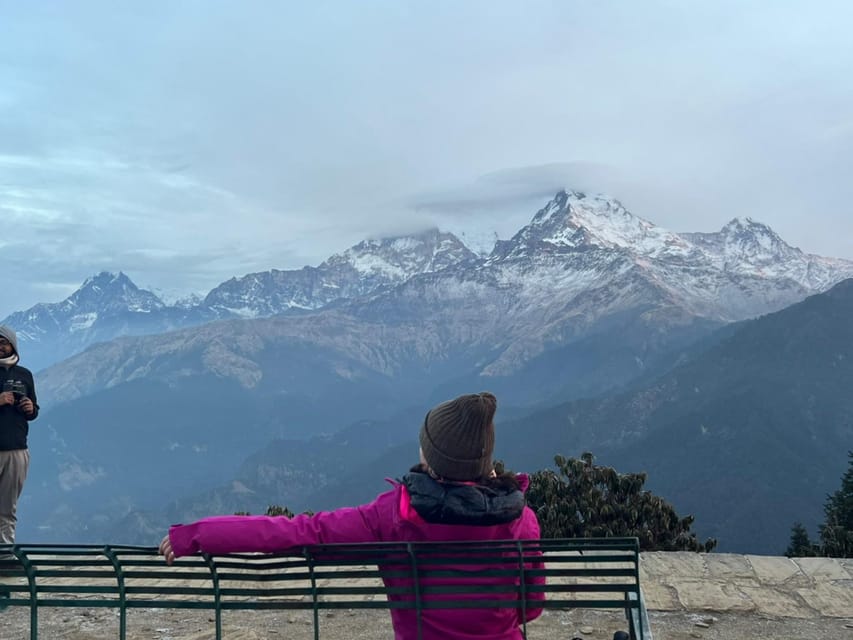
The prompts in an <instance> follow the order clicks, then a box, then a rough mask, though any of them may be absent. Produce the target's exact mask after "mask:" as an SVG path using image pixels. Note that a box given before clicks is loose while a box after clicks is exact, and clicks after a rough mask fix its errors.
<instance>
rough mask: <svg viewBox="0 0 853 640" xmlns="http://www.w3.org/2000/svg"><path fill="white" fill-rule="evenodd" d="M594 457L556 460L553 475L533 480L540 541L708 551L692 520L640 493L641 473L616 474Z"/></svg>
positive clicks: (532, 495)
mask: <svg viewBox="0 0 853 640" xmlns="http://www.w3.org/2000/svg"><path fill="white" fill-rule="evenodd" d="M594 460H595V457H594V456H593V455H592V454H591V453H584V454H583V455H582V456H581V458H580V459H576V458H564V457H563V456H559V455H558V456H556V457H555V458H554V462H555V464H556V466H557V472H555V471H552V470H550V469H548V470H542V471H538V472H536V473H534V474H533V476H531V479H530V488H529V489H528V492H527V501H528V504H529V505H530V507H531V508H532V509H533V510H534V511H535V512H536V515H537V517H538V518H539V524H540V527H541V529H542V537H543V538H574V537H623V536H628V537H636V538H638V539H639V541H640V548H641V549H642V550H643V551H711V550H712V549H713V548H714V547H715V546H716V545H717V541H716V540H714V539H712V538H709V539H708V540H706V541H705V542H700V541H699V540H698V539H697V538H696V534H695V533H694V532H692V531H690V527H691V526H692V525H693V516H686V517H683V518H682V517H679V516H678V514H676V512H675V509H674V508H673V507H672V506H671V505H670V504H669V503H668V502H666V501H665V500H664V499H663V498H660V497H658V496H656V495H653V494H652V493H651V492H650V491H643V484H644V483H645V481H646V474H644V473H627V474H620V473H617V472H616V471H615V470H614V469H613V468H611V467H602V466H598V465H595V464H594V463H593V462H594Z"/></svg>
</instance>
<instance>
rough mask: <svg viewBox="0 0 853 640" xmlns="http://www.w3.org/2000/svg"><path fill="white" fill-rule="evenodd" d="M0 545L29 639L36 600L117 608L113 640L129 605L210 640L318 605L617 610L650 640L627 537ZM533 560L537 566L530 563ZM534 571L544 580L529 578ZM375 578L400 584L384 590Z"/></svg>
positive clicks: (9, 593) (1, 588)
mask: <svg viewBox="0 0 853 640" xmlns="http://www.w3.org/2000/svg"><path fill="white" fill-rule="evenodd" d="M4 554H12V555H14V556H15V558H16V559H15V560H0V608H4V607H16V606H19V607H29V610H30V640H37V639H38V618H39V611H40V610H41V609H44V608H46V607H83V608H87V607H91V608H114V609H117V610H118V612H119V638H120V640H125V639H126V638H127V624H128V611H129V610H131V609H153V608H158V609H164V608H171V609H203V610H210V611H213V612H215V617H214V623H215V625H216V638H217V640H220V639H221V638H222V613H223V612H224V611H228V610H235V609H243V610H247V609H248V610H262V609H276V610H287V609H290V610H294V609H301V610H309V611H313V622H314V637H315V639H317V638H319V637H320V616H319V612H320V611H322V610H329V609H391V608H408V609H416V610H417V611H418V612H419V613H420V611H422V610H424V609H431V608H448V609H449V608H474V607H476V608H492V607H501V608H513V609H520V610H522V613H523V612H524V611H525V610H526V609H528V608H539V607H544V608H546V609H577V608H597V609H621V610H623V611H624V613H625V618H626V623H627V627H628V633H629V635H630V637H631V638H632V640H651V632H650V630H649V625H648V618H647V615H646V610H645V606H644V603H643V597H642V592H641V590H640V572H639V560H640V555H639V545H638V542H637V540H636V538H600V539H599V538H585V539H565V540H563V539H548V540H526V541H492V542H459V543H451V542H444V543H430V542H424V543H363V544H343V545H322V546H311V547H304V548H302V549H300V550H299V551H298V552H292V553H290V554H288V555H286V556H285V555H259V554H231V555H223V556H209V555H198V556H192V557H187V558H180V559H178V560H177V561H176V562H175V564H174V565H172V566H166V564H165V563H164V561H163V558H162V557H161V556H159V555H157V549H156V548H154V547H140V546H125V545H107V546H98V545H37V544H29V545H27V544H21V545H0V558H2V557H3V556H4ZM537 560H542V561H544V563H545V568H543V569H535V568H532V566H531V563H533V562H535V561H537ZM463 561H464V564H462V563H463ZM460 565H461V566H460ZM496 565H497V566H496ZM380 567H381V568H380ZM533 576H544V577H545V579H546V584H545V585H531V584H529V582H530V580H529V578H530V577H533ZM383 577H390V578H406V579H407V580H409V581H410V582H409V584H408V586H406V587H387V586H385V585H384V584H383V582H382V578H383ZM484 577H486V578H496V580H486V581H485V582H486V583H487V584H483V582H484V581H483V580H482V578H484ZM478 582H479V584H478ZM496 582H498V584H495V583H496ZM536 592H539V593H541V592H544V593H545V594H546V599H545V600H544V601H542V600H537V599H535V598H533V597H532V596H533V594H535V593H536ZM389 595H391V596H402V597H403V599H396V598H395V599H392V600H388V599H387V596H389ZM472 598H476V599H472ZM522 617H524V616H522ZM418 623H419V625H420V615H418ZM534 624H535V623H534ZM523 631H524V635H525V637H528V636H527V625H525V626H524V628H523ZM419 637H420V628H419Z"/></svg>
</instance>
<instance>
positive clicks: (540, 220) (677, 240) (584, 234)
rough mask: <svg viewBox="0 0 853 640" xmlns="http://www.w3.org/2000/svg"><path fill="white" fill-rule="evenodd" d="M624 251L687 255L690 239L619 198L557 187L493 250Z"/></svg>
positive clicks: (502, 252)
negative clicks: (636, 211) (630, 208)
mask: <svg viewBox="0 0 853 640" xmlns="http://www.w3.org/2000/svg"><path fill="white" fill-rule="evenodd" d="M589 247H593V248H599V249H622V250H626V251H629V252H631V253H634V254H639V255H645V256H651V257H659V256H661V255H664V254H672V253H678V254H686V253H689V252H690V251H691V250H692V247H691V245H690V243H689V242H686V241H685V240H684V238H682V237H681V236H679V235H678V234H676V233H673V232H671V231H667V230H666V229H663V228H661V227H658V226H656V225H654V224H652V223H651V222H649V221H648V220H645V219H643V218H641V217H639V216H637V215H634V214H632V213H631V212H630V211H628V210H627V209H626V208H625V207H624V206H623V205H622V203H621V202H619V201H618V200H615V199H613V198H609V197H607V196H605V195H602V194H595V195H587V194H585V193H583V192H579V191H560V192H559V193H558V194H557V195H556V196H555V197H554V198H553V199H552V200H551V201H550V202H549V203H548V204H547V205H545V207H543V208H542V209H540V210H539V211H538V212H537V213H536V215H535V216H533V220H532V221H531V222H530V224H528V225H527V226H525V227H524V228H523V229H521V230H520V231H519V232H518V233H517V234H516V235H515V236H514V237H513V238H512V239H511V240H509V241H508V242H504V243H500V245H499V246H498V247H496V253H497V254H499V255H501V256H502V257H506V256H507V255H512V256H515V257H518V256H520V255H524V254H527V253H530V252H531V251H534V252H535V251H537V250H541V249H546V250H551V251H558V252H561V251H573V250H577V249H581V248H589Z"/></svg>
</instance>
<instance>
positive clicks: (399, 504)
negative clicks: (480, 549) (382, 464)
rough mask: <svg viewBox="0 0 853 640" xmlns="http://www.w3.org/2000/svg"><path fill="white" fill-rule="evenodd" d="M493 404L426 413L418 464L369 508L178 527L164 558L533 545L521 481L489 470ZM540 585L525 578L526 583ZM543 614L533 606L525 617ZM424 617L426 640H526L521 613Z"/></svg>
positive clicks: (394, 613)
mask: <svg viewBox="0 0 853 640" xmlns="http://www.w3.org/2000/svg"><path fill="white" fill-rule="evenodd" d="M496 407H497V401H496V399H495V396H493V395H492V394H491V393H478V394H468V395H463V396H460V397H458V398H455V399H453V400H449V401H447V402H443V403H441V404H439V405H438V406H436V407H434V408H433V409H431V410H430V411H429V412H427V415H426V418H425V419H424V423H423V426H422V427H421V431H420V455H421V463H420V464H419V465H417V466H415V467H414V468H413V469H412V470H411V471H410V472H409V473H408V474H406V475H405V476H404V477H403V479H402V481H401V482H393V483H392V484H393V488H392V489H391V490H390V491H387V492H385V493H383V494H381V495H379V496H377V498H376V499H375V500H374V501H373V502H371V503H369V504H365V505H361V506H359V507H346V508H343V509H337V510H335V511H330V512H321V513H317V514H315V515H312V516H307V515H298V516H296V517H294V518H292V519H287V518H283V517H280V516H279V517H268V516H220V517H213V518H205V519H203V520H199V521H197V522H194V523H192V524H187V525H174V526H172V527H171V528H170V529H169V534H168V535H167V536H166V537H165V538H163V542H162V543H161V544H160V552H161V553H162V554H163V556H165V558H166V562H167V563H168V564H172V562H173V561H174V559H175V558H177V557H180V556H185V555H190V554H194V553H199V552H206V553H210V554H224V553H239V552H261V553H282V552H286V551H287V550H288V549H292V548H295V547H301V546H304V545H312V544H329V543H341V542H343V543H346V542H391V541H406V542H420V541H463V540H510V539H514V540H525V539H538V538H539V523H538V522H537V520H536V515H535V514H534V513H533V511H531V509H530V508H529V507H527V506H526V505H525V499H524V491H525V490H526V489H527V485H528V479H527V476H526V475H523V474H519V475H513V474H504V475H501V476H496V475H495V472H494V466H493V462H492V453H493V451H494V445H495V427H494V415H495V410H496ZM541 582H542V579H539V578H531V584H536V583H541ZM531 595H532V596H533V594H531ZM539 596H541V597H544V595H543V594H539ZM534 597H536V596H534ZM541 612H542V610H541V609H538V608H529V609H527V611H526V618H527V620H528V621H529V620H532V619H534V618H536V617H538V616H539V614H540V613H541ZM416 616H417V613H416V612H415V611H414V610H411V609H392V610H391V620H392V623H393V625H394V635H395V637H396V638H397V639H398V640H408V639H409V638H415V637H417V617H416ZM421 616H422V618H421V621H422V627H423V629H422V630H423V638H424V639H425V640H439V639H441V640H474V639H475V638H480V639H484V638H490V639H491V640H520V639H521V638H522V634H521V630H520V628H519V626H520V625H521V624H522V623H523V622H524V620H522V619H521V616H522V614H521V610H520V609H497V608H493V609H468V610H460V609H426V610H424V611H422V613H421Z"/></svg>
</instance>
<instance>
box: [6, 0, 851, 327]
mask: <svg viewBox="0 0 853 640" xmlns="http://www.w3.org/2000/svg"><path fill="white" fill-rule="evenodd" d="M851 7H853V5H851V3H849V2H846V1H845V2H842V1H839V2H819V1H811V2H805V1H802V2H784V1H781V0H773V1H772V2H770V1H768V0H759V1H755V2H749V1H745V0H744V1H738V2H721V1H719V0H715V1H709V2H698V1H695V2H691V1H675V0H673V1H671V2H655V1H653V0H647V1H646V2H642V3H639V2H628V1H624V2H613V3H609V2H572V1H571V0H560V1H556V2H537V1H533V0H523V1H520V2H505V1H500V0H488V1H483V2H475V1H464V0H460V1H458V2H450V1H447V2H425V1H424V2H422V1H417V2H416V1H414V0H409V1H406V0H391V1H388V2H381V1H378V0H373V1H371V0H365V1H358V2H354V1H350V0H339V1H337V2H322V1H317V0H311V1H310V2H309V1H307V0H306V1H305V2H296V1H294V2H280V1H277V0H276V1H273V0H270V1H269V2H260V1H251V0H239V1H238V0H233V1H231V2H217V1H214V0H199V1H195V2H194V1H189V0H146V1H145V2H139V1H134V2H130V1H128V2H116V1H106V0H104V1H103V2H85V1H82V0H68V1H67V2H60V1H58V0H57V1H55V2H50V1H48V0H45V1H44V2H21V1H19V0H0V220H2V223H3V228H2V233H0V250H2V252H0V256H2V257H0V267H2V292H3V294H2V296H0V318H2V317H5V316H6V315H7V314H8V313H11V312H12V311H16V310H23V309H26V308H28V307H29V306H31V305H33V304H35V303H37V302H57V301H59V300H62V299H63V298H65V297H66V296H67V295H69V294H70V293H71V292H73V291H74V290H75V289H76V288H77V287H79V286H80V284H81V283H82V281H83V280H84V279H85V278H87V277H88V276H91V275H93V274H95V273H97V272H99V271H102V270H109V271H119V270H121V271H124V272H125V273H127V274H128V275H129V276H130V277H131V278H132V279H133V280H134V281H135V282H136V283H137V284H138V285H140V286H145V287H147V288H153V289H155V290H160V291H162V292H164V293H165V294H168V295H169V296H172V295H176V294H181V293H188V292H200V293H206V292H207V291H208V290H209V289H211V288H212V287H214V286H216V285H217V284H219V283H220V282H222V281H223V280H226V279H228V278H230V277H231V276H240V275H244V274H246V273H249V272H252V271H262V270H267V269H270V268H279V269H287V268H299V267H301V266H303V265H305V264H312V265H316V264H318V263H320V262H321V261H322V260H324V259H325V258H326V257H328V256H329V255H331V254H332V253H336V252H340V251H343V250H345V249H346V248H347V247H349V246H351V245H352V244H355V243H356V242H358V241H359V240H362V239H364V238H366V237H375V236H381V235H387V234H392V233H400V232H407V231H412V230H416V229H420V228H425V227H427V226H430V225H438V226H440V227H442V228H445V229H449V230H451V231H455V232H463V231H464V232H466V233H467V234H468V236H469V237H470V238H472V239H473V240H477V239H478V238H483V237H488V236H489V235H490V234H494V233H497V234H498V235H499V236H500V237H502V238H505V237H509V236H511V235H512V234H513V233H514V232H515V231H517V230H518V228H520V227H521V226H523V225H524V224H525V223H527V222H528V221H529V220H530V218H531V217H532V215H533V214H534V213H535V211H536V210H537V209H538V208H539V207H541V206H542V205H543V204H544V203H545V202H546V201H547V199H548V198H549V197H550V196H553V194H554V193H555V192H556V191H557V190H558V189H559V188H561V187H568V188H578V189H583V190H588V191H594V192H598V191H600V192H605V193H609V194H611V195H613V196H615V197H618V198H619V199H621V200H622V202H623V203H624V204H625V206H627V207H628V209H629V210H631V211H633V212H634V213H637V214H639V215H641V216H643V217H645V218H646V219H648V220H651V221H652V222H654V223H656V224H659V225H661V226H664V227H666V228H669V229H672V230H674V231H713V230H718V229H719V228H720V227H721V226H722V225H723V224H725V223H726V222H727V221H728V220H730V219H732V218H733V217H737V216H750V217H752V218H754V219H756V220H759V221H762V222H765V223H767V224H769V225H770V226H771V227H773V228H774V229H775V230H776V231H777V232H778V233H779V234H780V235H782V237H783V238H784V239H785V240H786V241H787V242H788V243H789V244H792V245H794V246H798V247H800V248H801V249H803V250H805V251H808V252H811V253H819V254H822V255H830V256H836V257H844V258H849V259H853V204H851V203H853V36H851V32H850V25H851V24H853V8H851Z"/></svg>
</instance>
